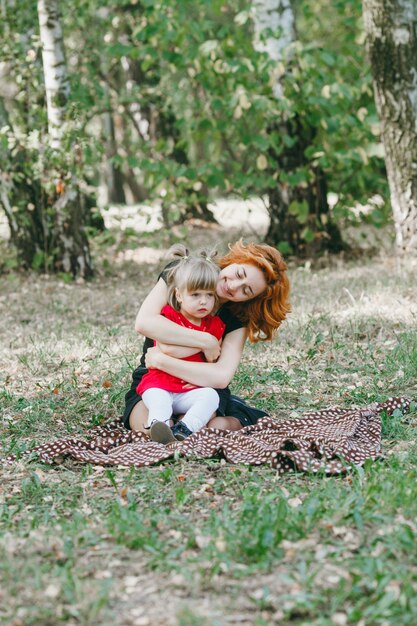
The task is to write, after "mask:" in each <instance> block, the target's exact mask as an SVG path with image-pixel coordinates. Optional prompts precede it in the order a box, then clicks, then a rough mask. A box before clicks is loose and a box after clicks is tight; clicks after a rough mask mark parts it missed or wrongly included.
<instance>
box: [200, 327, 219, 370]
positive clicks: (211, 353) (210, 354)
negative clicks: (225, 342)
mask: <svg viewBox="0 0 417 626" xmlns="http://www.w3.org/2000/svg"><path fill="white" fill-rule="evenodd" d="M205 334H206V335H207V344H208V345H207V347H205V348H203V350H202V352H203V353H204V356H205V357H206V361H207V362H208V363H214V362H215V361H217V359H218V358H219V356H220V352H221V342H220V341H218V340H217V339H216V337H214V335H210V334H209V333H205Z"/></svg>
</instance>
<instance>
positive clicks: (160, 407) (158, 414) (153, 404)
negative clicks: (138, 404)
mask: <svg viewBox="0 0 417 626" xmlns="http://www.w3.org/2000/svg"><path fill="white" fill-rule="evenodd" d="M172 396H173V394H172V393H170V392H169V391H165V389H158V388H157V387H152V388H151V389H147V390H146V391H144V392H143V394H142V399H143V402H144V403H145V405H146V406H147V407H148V411H149V415H148V423H147V426H148V427H149V426H151V424H152V423H153V422H166V423H168V424H169V421H170V419H171V416H172Z"/></svg>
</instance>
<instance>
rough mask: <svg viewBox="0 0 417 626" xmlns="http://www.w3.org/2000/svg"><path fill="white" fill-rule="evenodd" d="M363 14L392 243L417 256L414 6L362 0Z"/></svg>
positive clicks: (407, 0) (396, 0) (403, 0)
mask: <svg viewBox="0 0 417 626" xmlns="http://www.w3.org/2000/svg"><path fill="white" fill-rule="evenodd" d="M363 14H364V22H365V30H366V34H367V49H368V54H369V59H370V63H371V68H372V74H373V83H374V93H375V101H376V106H377V110H378V114H379V117H380V122H381V137H382V141H383V144H384V149H385V163H386V169H387V176H388V182H389V187H390V195H391V206H392V212H393V217H394V224H395V234H396V245H397V249H398V251H399V252H400V253H413V254H417V4H416V2H415V0H363Z"/></svg>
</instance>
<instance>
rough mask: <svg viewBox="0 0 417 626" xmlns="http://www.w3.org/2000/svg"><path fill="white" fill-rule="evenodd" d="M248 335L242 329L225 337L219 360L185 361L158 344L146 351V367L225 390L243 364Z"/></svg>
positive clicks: (195, 383) (193, 382)
mask: <svg viewBox="0 0 417 626" xmlns="http://www.w3.org/2000/svg"><path fill="white" fill-rule="evenodd" d="M246 337H247V330H246V328H238V329H237V330H233V331H232V332H230V333H228V334H227V335H226V336H225V338H224V339H223V344H222V351H221V354H220V357H219V359H218V361H216V362H215V363H194V362H192V361H181V360H180V359H175V358H173V357H171V356H168V355H166V354H164V353H163V352H161V350H159V349H158V348H157V347H155V348H150V349H149V350H148V351H147V353H146V367H148V368H156V369H160V370H162V371H163V372H166V373H167V374H171V375H172V376H177V377H178V378H182V379H183V380H186V381H187V382H188V383H191V384H193V385H199V386H200V387H214V388H217V389H224V387H227V385H228V384H229V383H230V381H231V380H232V378H233V375H234V373H235V372H236V370H237V367H238V365H239V363H240V359H241V356H242V351H243V346H244V345H245V340H246Z"/></svg>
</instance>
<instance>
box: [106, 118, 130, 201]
mask: <svg viewBox="0 0 417 626" xmlns="http://www.w3.org/2000/svg"><path fill="white" fill-rule="evenodd" d="M103 131H104V141H105V165H104V167H105V183H106V189H107V202H108V203H109V204H110V203H115V204H126V196H125V192H124V189H123V173H122V172H121V170H120V168H118V167H115V165H114V163H113V161H112V157H114V156H115V155H116V154H117V144H116V135H115V132H114V120H113V113H111V112H110V111H106V112H105V113H103Z"/></svg>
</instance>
